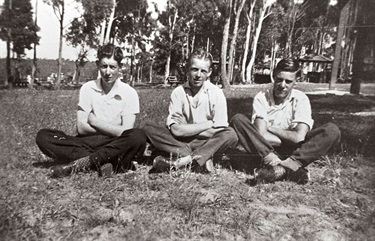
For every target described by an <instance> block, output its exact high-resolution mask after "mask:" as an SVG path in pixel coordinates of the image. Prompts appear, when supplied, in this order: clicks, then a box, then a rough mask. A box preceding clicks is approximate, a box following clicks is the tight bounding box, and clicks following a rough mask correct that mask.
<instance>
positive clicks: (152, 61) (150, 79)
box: [149, 58, 154, 83]
mask: <svg viewBox="0 0 375 241" xmlns="http://www.w3.org/2000/svg"><path fill="white" fill-rule="evenodd" d="M153 65H154V59H153V58H152V59H151V64H150V77H149V82H150V83H152V66H153Z"/></svg>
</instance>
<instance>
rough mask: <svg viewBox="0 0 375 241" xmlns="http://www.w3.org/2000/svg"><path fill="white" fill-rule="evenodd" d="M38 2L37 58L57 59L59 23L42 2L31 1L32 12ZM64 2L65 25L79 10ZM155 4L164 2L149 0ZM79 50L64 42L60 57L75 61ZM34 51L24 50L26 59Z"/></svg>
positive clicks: (1, 51)
mask: <svg viewBox="0 0 375 241" xmlns="http://www.w3.org/2000/svg"><path fill="white" fill-rule="evenodd" d="M36 1H38V8H37V14H38V21H37V24H38V26H39V27H40V31H39V32H38V33H37V34H38V36H39V37H40V40H39V45H37V58H45V59H57V58H58V54H59V21H58V19H57V17H56V16H55V14H54V12H53V9H52V7H51V6H49V5H47V4H46V3H44V2H43V0H31V3H32V5H33V11H34V12H35V4H36ZM65 1H66V15H65V19H66V20H64V23H65V25H67V24H68V23H69V22H70V21H71V20H72V19H73V18H74V17H78V16H79V10H78V9H77V4H76V2H75V1H74V0H65ZM149 1H150V2H156V3H157V4H159V5H160V4H161V5H164V4H163V3H165V0H149ZM3 4H4V0H0V5H3ZM78 52H79V49H78V48H73V47H72V46H69V45H68V44H67V43H66V42H65V41H64V44H63V52H62V57H63V58H65V59H71V60H75V59H76V58H77V56H78ZM6 54H7V53H6V44H5V42H4V41H2V40H0V58H5V57H6ZM33 54H34V50H33V49H31V50H30V51H29V50H26V58H33ZM95 55H96V53H95V50H91V51H90V53H89V60H95Z"/></svg>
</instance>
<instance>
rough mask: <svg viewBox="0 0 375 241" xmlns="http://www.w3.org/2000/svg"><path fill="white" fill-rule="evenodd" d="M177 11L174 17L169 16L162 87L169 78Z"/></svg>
mask: <svg viewBox="0 0 375 241" xmlns="http://www.w3.org/2000/svg"><path fill="white" fill-rule="evenodd" d="M177 13H178V12H177V9H175V12H174V15H173V17H172V16H169V50H168V56H167V61H166V63H165V73H164V85H167V84H168V82H167V78H168V76H169V71H170V66H171V54H172V42H173V31H174V28H175V24H176V20H177Z"/></svg>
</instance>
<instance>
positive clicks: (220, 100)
mask: <svg viewBox="0 0 375 241" xmlns="http://www.w3.org/2000/svg"><path fill="white" fill-rule="evenodd" d="M215 96H216V101H215V104H214V106H213V109H214V116H213V118H212V121H213V127H216V128H217V127H228V110H227V99H226V98H225V95H224V93H223V91H222V90H221V89H218V90H216V91H215Z"/></svg>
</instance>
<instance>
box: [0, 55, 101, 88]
mask: <svg viewBox="0 0 375 241" xmlns="http://www.w3.org/2000/svg"><path fill="white" fill-rule="evenodd" d="M57 61H58V60H55V59H38V62H37V71H36V78H38V79H40V80H46V79H47V77H48V76H51V74H52V73H55V74H57V72H58V65H57ZM62 63H63V64H62V68H61V73H63V74H64V76H68V77H72V76H73V75H74V71H75V69H76V65H75V61H72V60H67V59H63V61H62ZM32 64H33V60H32V59H23V60H21V61H17V62H12V65H13V66H12V67H14V68H15V69H17V70H18V72H19V77H20V78H21V79H22V78H26V76H27V75H31V71H32ZM5 68H6V59H0V83H4V81H5V76H6V75H5V73H6V69H5ZM96 76H97V68H96V64H95V62H88V63H87V64H86V65H85V67H84V68H83V69H82V72H81V75H80V78H79V82H85V81H87V80H88V79H93V78H96Z"/></svg>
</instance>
